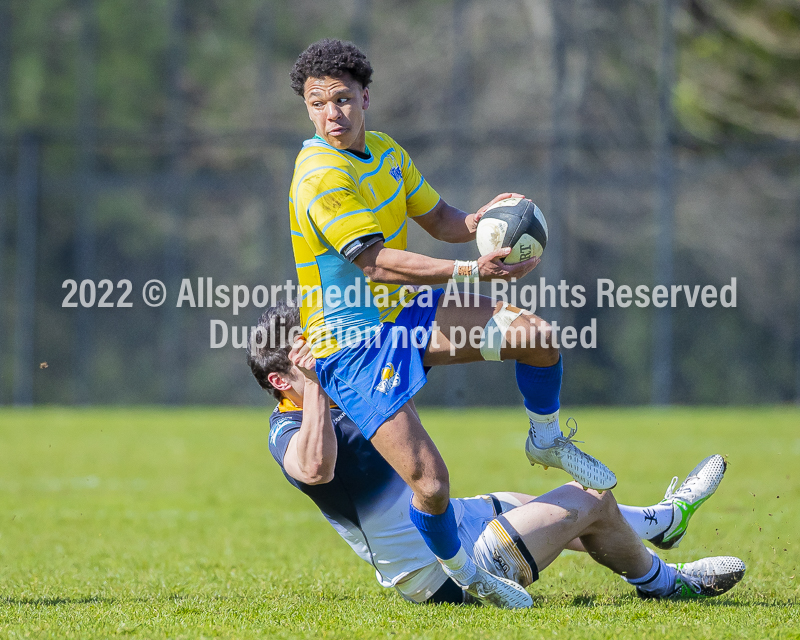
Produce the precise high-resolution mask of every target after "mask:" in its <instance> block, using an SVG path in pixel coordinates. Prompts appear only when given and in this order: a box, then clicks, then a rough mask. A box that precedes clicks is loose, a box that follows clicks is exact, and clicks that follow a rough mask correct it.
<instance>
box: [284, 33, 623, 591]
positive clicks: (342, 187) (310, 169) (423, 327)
mask: <svg viewBox="0 0 800 640" xmlns="http://www.w3.org/2000/svg"><path fill="white" fill-rule="evenodd" d="M291 76H292V88H293V89H294V90H295V92H296V93H297V94H298V95H299V96H301V97H302V98H303V100H304V103H305V107H306V109H307V113H308V117H309V118H310V120H311V121H312V123H313V124H314V129H315V131H316V135H315V136H314V137H313V138H311V139H310V140H306V141H305V143H304V144H303V148H302V150H301V151H300V153H299V154H298V156H297V160H296V162H295V167H294V177H293V180H292V185H291V193H290V198H289V208H290V214H291V234H292V247H293V251H294V257H295V262H296V267H297V274H298V284H299V286H300V290H301V291H302V294H301V296H300V311H301V319H302V329H303V334H304V335H305V336H306V338H307V339H308V343H309V345H310V347H311V350H312V352H313V354H314V356H315V357H316V363H317V364H316V367H317V369H316V373H317V375H318V377H319V381H320V383H321V385H322V387H323V388H324V389H325V392H326V393H327V395H328V396H329V397H330V398H331V399H332V400H333V401H334V402H335V403H336V404H337V405H338V406H339V407H341V408H342V409H343V410H344V411H345V412H346V413H347V415H348V416H350V418H352V420H353V421H354V422H355V424H356V425H357V426H358V428H359V430H360V431H361V434H362V435H363V436H364V438H366V439H367V440H369V441H370V442H371V443H372V445H373V446H374V448H375V449H376V450H377V451H378V452H379V453H380V454H381V455H382V456H383V457H384V458H385V459H386V461H387V462H388V463H389V464H390V465H391V467H393V468H394V469H395V471H397V473H398V474H399V475H400V477H401V478H402V479H403V480H404V481H405V482H406V483H407V484H409V485H410V486H411V488H412V489H413V492H414V498H413V502H412V505H411V511H410V517H411V521H412V522H413V523H414V524H415V525H416V527H417V528H418V529H419V532H420V534H421V535H422V537H423V539H424V540H425V542H426V544H427V545H428V546H429V547H430V549H431V551H433V553H434V554H435V555H436V556H437V557H438V558H439V559H440V560H441V561H442V563H443V564H444V566H445V570H446V571H447V572H448V573H449V575H450V576H451V577H453V579H454V580H456V581H457V582H458V583H459V584H460V585H462V586H464V587H465V588H469V585H470V584H472V583H473V582H475V581H476V580H477V581H479V580H484V581H486V583H487V584H490V583H494V588H496V589H498V590H499V592H498V593H500V592H502V593H505V594H506V596H505V597H507V598H509V599H511V600H513V599H514V598H517V597H519V596H520V594H519V591H518V590H516V589H514V588H509V587H508V586H507V585H506V586H504V585H503V584H501V583H500V582H498V581H496V580H493V578H492V577H491V576H488V575H483V574H482V572H481V571H480V570H479V569H478V568H477V567H476V566H475V565H474V563H473V562H472V561H471V559H470V558H469V556H468V555H467V554H466V553H465V552H464V550H463V549H462V548H461V543H460V541H459V538H458V535H457V528H456V518H455V514H454V511H453V507H452V506H451V505H450V504H449V477H448V472H447V467H446V466H445V464H444V461H443V460H442V458H441V456H440V454H439V452H438V450H437V449H436V446H435V445H434V444H433V442H432V441H431V439H430V437H429V436H428V434H427V433H426V431H425V429H424V428H423V426H422V424H421V423H420V421H419V417H418V416H417V414H416V412H415V411H414V407H413V403H412V402H411V399H412V397H413V396H414V394H415V393H416V392H417V391H418V390H419V389H420V388H421V387H422V386H423V385H424V384H425V382H426V370H427V369H426V368H427V367H430V366H434V365H445V364H454V363H466V362H475V361H480V360H495V361H499V360H505V359H511V360H515V361H516V363H515V365H516V377H517V384H518V386H519V389H520V392H521V393H522V396H523V400H524V405H525V409H526V411H527V414H528V418H529V423H530V429H529V435H528V440H527V443H526V453H527V455H528V458H529V460H530V462H531V464H534V463H539V464H542V465H543V466H545V467H548V466H553V467H558V468H561V469H564V470H565V471H567V472H568V473H569V474H570V475H571V476H572V477H573V478H575V479H576V480H577V481H578V482H580V484H581V485H583V486H584V487H591V488H593V489H597V490H601V491H602V490H604V489H610V488H612V487H614V486H616V482H617V481H616V477H615V476H614V474H613V473H612V472H611V471H610V470H609V469H608V468H607V467H606V466H605V465H604V464H602V463H601V462H599V461H598V460H596V459H595V458H593V457H591V456H589V455H587V454H585V453H584V452H582V451H580V450H579V449H578V448H577V447H576V446H575V445H574V444H573V442H572V440H571V437H572V435H573V434H574V431H571V432H570V434H569V436H566V437H565V436H564V435H563V434H562V432H561V428H560V426H559V419H558V411H559V393H560V390H561V377H562V365H561V358H560V354H559V351H558V349H557V348H556V347H554V346H553V343H552V342H551V340H550V326H549V325H548V324H547V323H546V322H544V321H543V320H542V319H541V318H539V317H537V316H535V315H533V314H531V313H528V312H526V311H521V310H520V309H517V308H515V307H511V306H509V305H507V304H497V305H495V304H494V303H493V302H492V300H491V299H489V298H487V297H481V298H480V301H479V304H478V305H477V306H474V305H473V306H466V307H465V306H462V305H458V306H455V305H453V304H450V305H447V304H445V303H444V301H443V296H442V293H443V292H442V290H436V291H433V292H432V291H430V290H428V291H425V292H422V293H420V292H416V291H415V290H414V287H413V286H412V287H408V286H406V285H436V284H443V283H446V282H448V281H449V280H450V279H451V278H452V279H454V280H456V281H476V280H477V279H479V278H483V279H504V280H511V279H512V278H520V277H522V276H524V275H526V274H527V273H529V272H530V271H531V270H532V269H533V268H534V267H535V266H536V265H537V264H538V262H539V260H538V259H537V258H533V259H531V260H528V261H525V262H521V263H519V264H515V265H505V264H503V263H502V262H501V259H502V258H503V257H504V256H506V255H508V253H509V252H510V249H508V248H506V249H501V250H499V251H496V252H494V253H491V254H489V255H486V256H483V257H481V258H479V259H478V260H475V261H468V262H462V261H459V260H456V261H453V260H441V259H437V258H432V257H428V256H424V255H420V254H417V253H411V252H408V251H405V249H406V237H407V233H408V224H409V220H411V221H413V222H414V223H416V224H418V225H420V227H422V228H423V229H424V230H425V231H426V232H428V233H429V234H430V235H431V236H433V237H434V238H437V239H439V240H443V241H445V242H453V243H463V242H469V241H470V240H473V239H474V237H475V229H476V226H477V222H478V220H479V218H480V216H481V215H482V213H483V211H484V210H485V209H486V207H488V206H489V205H486V206H485V207H483V208H481V209H480V210H479V211H478V212H477V213H475V214H467V213H465V212H464V211H461V210H459V209H456V208H455V207H453V206H451V205H449V204H447V203H446V202H445V201H444V200H443V199H442V198H440V197H439V195H438V194H437V193H436V191H434V189H433V188H432V187H431V186H430V185H429V184H428V183H427V182H426V181H425V179H424V178H423V177H422V175H421V174H420V172H419V171H418V170H417V168H416V167H415V165H414V163H413V162H412V160H411V158H410V157H409V155H408V153H407V152H406V151H405V150H404V149H403V148H402V147H401V146H400V145H399V144H397V143H396V142H395V141H394V140H393V139H392V138H391V137H389V136H388V135H386V134H385V133H378V132H375V131H367V130H366V126H365V112H366V110H367V109H368V107H369V104H370V93H369V88H368V85H369V84H370V81H371V76H372V67H371V66H370V64H369V62H368V60H367V59H366V57H365V56H364V54H363V53H362V52H361V51H360V50H359V49H358V48H357V47H356V46H355V45H353V44H351V43H346V42H342V41H339V40H328V39H326V40H322V41H320V42H317V43H314V44H312V45H311V46H309V47H308V49H306V50H305V51H304V52H303V53H302V54H301V55H300V56H299V57H298V59H297V61H296V62H295V65H294V67H293V69H292V74H291ZM518 195H519V194H511V193H504V194H500V195H499V196H497V197H496V198H495V199H494V200H492V202H491V203H489V204H492V203H494V202H496V201H499V200H501V199H504V198H507V197H511V196H518ZM365 290H366V294H364V293H363V292H364V291H365ZM456 330H461V331H464V332H465V333H464V335H475V332H477V334H478V335H481V334H482V335H483V340H482V341H481V344H480V345H478V344H474V343H473V342H472V341H469V342H468V343H467V344H465V345H464V346H458V345H457V344H455V343H454V342H452V341H451V338H452V337H453V335H454V332H455V331H456ZM497 597H501V596H499V595H498V596H497Z"/></svg>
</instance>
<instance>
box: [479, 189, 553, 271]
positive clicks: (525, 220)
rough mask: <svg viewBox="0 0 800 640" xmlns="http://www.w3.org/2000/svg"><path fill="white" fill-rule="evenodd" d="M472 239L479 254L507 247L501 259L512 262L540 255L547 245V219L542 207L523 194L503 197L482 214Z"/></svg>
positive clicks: (483, 254) (507, 262)
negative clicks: (518, 196) (504, 255)
mask: <svg viewBox="0 0 800 640" xmlns="http://www.w3.org/2000/svg"><path fill="white" fill-rule="evenodd" d="M475 240H476V241H477V243H478V251H480V253H481V255H482V256H485V255H486V254H487V253H491V252H492V251H497V250H498V249H500V248H501V247H511V253H509V254H508V255H507V256H506V257H505V259H504V260H503V262H505V263H506V264H516V263H517V262H523V261H524V260H528V259H530V258H538V257H540V256H541V255H542V253H543V252H544V248H545V247H546V246H547V221H546V220H545V219H544V214H543V213H542V210H541V209H539V207H537V206H536V205H535V204H534V203H533V202H532V201H530V200H528V199H527V198H506V199H505V200H500V201H499V202H495V203H494V204H493V205H492V206H491V207H489V208H488V209H487V210H486V213H484V214H483V217H482V218H481V219H480V221H479V222H478V228H477V230H476V232H475Z"/></svg>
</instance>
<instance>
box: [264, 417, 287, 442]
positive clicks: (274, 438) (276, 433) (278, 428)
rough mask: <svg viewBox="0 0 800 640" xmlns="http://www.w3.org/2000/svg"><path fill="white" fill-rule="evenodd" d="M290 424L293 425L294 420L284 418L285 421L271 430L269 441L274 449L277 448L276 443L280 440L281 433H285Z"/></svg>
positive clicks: (277, 423) (276, 424) (280, 421)
mask: <svg viewBox="0 0 800 640" xmlns="http://www.w3.org/2000/svg"><path fill="white" fill-rule="evenodd" d="M290 424H292V420H290V419H289V418H284V419H283V420H279V421H278V422H276V423H275V425H274V426H273V427H272V429H270V433H269V441H270V443H271V444H272V446H273V447H274V446H276V442H277V440H278V436H279V435H280V434H281V431H283V430H284V428H285V427H288V426H289V425H290Z"/></svg>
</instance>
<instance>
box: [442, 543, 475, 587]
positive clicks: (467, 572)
mask: <svg viewBox="0 0 800 640" xmlns="http://www.w3.org/2000/svg"><path fill="white" fill-rule="evenodd" d="M439 562H441V563H442V566H443V567H444V572H445V573H446V574H447V575H448V576H450V577H451V578H452V579H453V580H455V581H456V583H458V585H459V586H461V587H467V586H469V585H470V584H471V583H472V580H473V579H474V578H475V573H476V571H477V570H478V569H477V567H476V566H475V562H473V560H472V558H470V557H469V556H468V555H467V552H466V551H464V547H461V548H459V550H458V553H457V554H456V555H455V556H453V557H452V558H450V559H448V560H443V559H442V558H439Z"/></svg>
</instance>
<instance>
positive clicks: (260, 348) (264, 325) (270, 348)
mask: <svg viewBox="0 0 800 640" xmlns="http://www.w3.org/2000/svg"><path fill="white" fill-rule="evenodd" d="M299 332H300V310H299V309H298V308H297V307H292V306H289V305H288V304H286V303H285V302H278V303H277V304H276V305H274V306H272V307H270V308H269V309H267V310H266V311H265V312H264V313H262V314H261V317H260V318H259V319H258V325H256V327H254V328H253V330H252V331H251V332H250V341H249V343H248V345H247V364H248V366H249V367H250V371H252V372H253V376H255V379H256V382H258V384H259V386H260V387H261V388H262V389H264V390H265V391H269V392H270V393H271V394H272V395H273V396H275V398H276V399H277V400H281V398H282V397H283V395H282V394H281V392H280V391H279V390H278V389H276V388H275V387H273V386H272V383H271V382H270V381H269V380H268V379H267V376H269V374H270V373H283V374H286V373H289V371H290V369H291V368H292V362H291V361H290V360H289V350H290V349H291V348H292V341H293V339H294V336H296V335H298V334H299Z"/></svg>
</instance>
